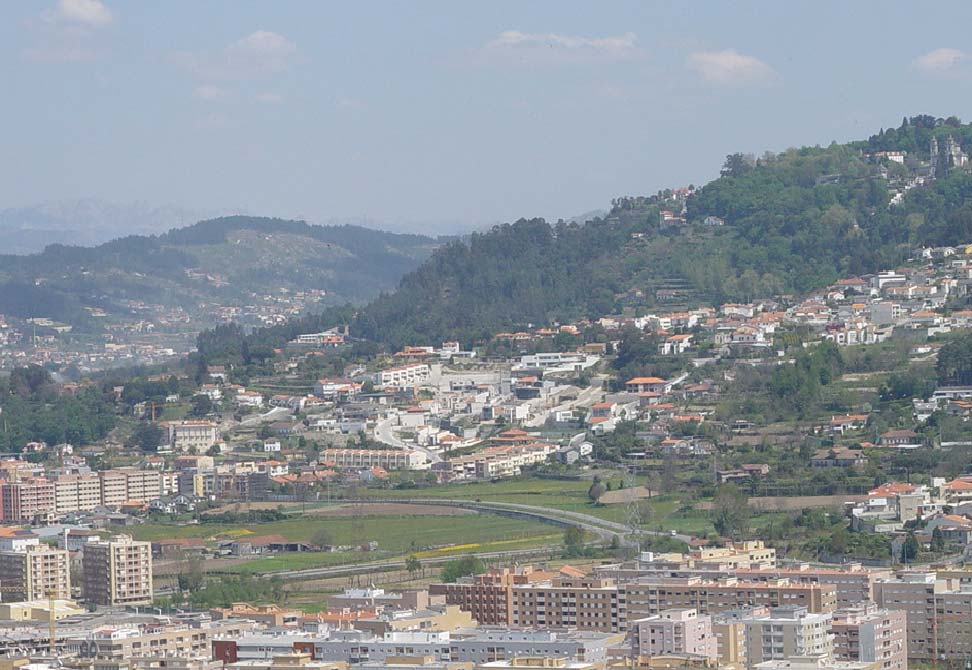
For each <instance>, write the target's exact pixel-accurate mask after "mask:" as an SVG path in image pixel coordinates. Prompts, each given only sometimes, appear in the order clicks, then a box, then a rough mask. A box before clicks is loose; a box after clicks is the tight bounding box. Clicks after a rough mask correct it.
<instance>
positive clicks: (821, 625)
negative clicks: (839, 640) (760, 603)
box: [744, 607, 834, 668]
mask: <svg viewBox="0 0 972 670" xmlns="http://www.w3.org/2000/svg"><path fill="white" fill-rule="evenodd" d="M831 617H832V615H831V614H830V613H811V612H808V611H807V609H806V608H805V607H774V608H770V611H769V614H766V615H763V616H755V617H752V618H750V619H747V620H745V621H744V623H745V626H746V653H747V658H746V663H747V667H748V668H754V667H756V666H757V665H759V664H760V663H763V662H766V661H782V660H787V659H790V658H794V657H807V656H823V657H829V656H830V655H831V654H832V653H833V648H834V645H833V637H832V636H831V634H830V632H829V628H830V620H831Z"/></svg>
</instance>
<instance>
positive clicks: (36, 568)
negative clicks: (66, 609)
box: [0, 544, 71, 601]
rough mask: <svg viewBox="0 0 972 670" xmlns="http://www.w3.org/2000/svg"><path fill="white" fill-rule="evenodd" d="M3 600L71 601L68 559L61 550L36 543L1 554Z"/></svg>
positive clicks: (0, 569)
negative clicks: (52, 599)
mask: <svg viewBox="0 0 972 670" xmlns="http://www.w3.org/2000/svg"><path fill="white" fill-rule="evenodd" d="M0 585H2V586H3V600H4V601H18V600H41V599H46V598H50V597H53V598H55V599H60V600H68V599H70V598H71V558H70V554H69V553H68V552H67V551H65V550H64V549H54V548H52V547H49V546H48V545H46V544H43V545H41V544H35V545H30V546H27V547H25V548H24V550H22V551H2V552H0Z"/></svg>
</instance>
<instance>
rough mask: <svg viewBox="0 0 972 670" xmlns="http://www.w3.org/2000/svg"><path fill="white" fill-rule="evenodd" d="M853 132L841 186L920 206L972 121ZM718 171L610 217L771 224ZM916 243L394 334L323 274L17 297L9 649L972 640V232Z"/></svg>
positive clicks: (402, 650) (5, 335) (234, 653)
mask: <svg viewBox="0 0 972 670" xmlns="http://www.w3.org/2000/svg"><path fill="white" fill-rule="evenodd" d="M905 125H907V124H905ZM936 127H937V126H936ZM957 132H958V131H956V133H957ZM879 138H885V134H884V133H883V132H882V134H881V135H880V136H879ZM872 139H873V138H872ZM885 139H886V138H885ZM851 153H852V154H853V161H852V163H853V165H855V166H859V165H864V166H866V169H865V170H864V171H863V172H862V173H860V174H854V175H851V174H843V173H833V174H825V175H822V176H819V175H818V176H814V178H813V182H814V186H813V188H816V187H817V186H824V187H826V186H831V185H840V184H846V183H847V182H849V181H854V180H856V181H861V182H866V181H869V180H878V181H879V182H880V184H881V187H882V188H883V189H886V196H887V203H886V204H887V211H889V212H893V211H895V209H896V208H899V207H905V206H908V203H909V202H910V200H909V199H910V198H911V197H912V196H913V195H914V194H916V193H921V192H924V191H923V189H928V188H930V187H931V185H933V184H935V183H936V182H940V181H941V180H944V179H947V178H948V177H949V175H951V176H952V177H954V176H955V175H958V174H964V173H965V171H967V170H968V169H969V168H970V165H969V157H968V155H967V153H965V151H964V150H963V148H962V146H961V142H959V141H958V140H956V139H953V137H952V135H950V134H946V133H943V132H939V133H938V134H936V135H935V136H933V137H932V140H931V143H930V146H929V147H928V151H927V153H926V152H925V151H924V150H920V154H921V155H920V156H919V152H918V151H913V152H910V153H909V152H908V151H905V150H898V149H888V150H873V151H871V150H869V151H865V150H864V148H862V147H856V148H854V151H853V152H851ZM773 160H779V158H778V157H764V158H761V159H760V161H764V162H766V161H769V162H772V161H773ZM758 164H759V161H756V160H755V159H753V160H750V159H749V158H747V157H745V156H742V155H734V156H730V157H729V159H728V160H727V165H726V168H725V169H726V170H727V171H731V170H740V171H742V172H747V171H749V170H754V169H757V167H756V166H757V165H758ZM855 169H857V168H856V167H855ZM703 188H704V187H703ZM916 189H918V190H917V191H916ZM700 194H701V191H700V189H697V188H696V187H694V186H687V187H682V188H675V189H669V190H666V191H662V192H661V193H659V194H657V195H656V196H652V197H647V198H643V197H635V198H621V199H618V200H617V201H615V202H614V203H612V204H613V209H612V212H611V213H610V214H609V215H608V216H607V217H605V218H604V220H603V221H602V220H599V221H598V222H597V224H596V225H597V226H604V227H606V228H605V229H606V230H609V231H612V232H614V233H616V232H617V231H618V230H621V231H623V238H624V240H623V242H624V244H626V245H627V244H631V245H634V246H635V248H637V246H638V245H641V244H645V245H649V244H655V243H658V241H659V240H661V241H662V242H664V243H668V242H672V243H673V244H674V243H677V242H679V241H684V240H688V239H693V238H696V237H701V238H704V239H715V238H713V237H711V236H718V235H722V234H726V233H725V231H728V230H730V229H732V228H733V227H734V226H735V225H736V224H737V223H738V222H736V221H733V220H731V218H730V217H728V216H727V217H723V216H717V215H716V214H714V213H711V212H706V211H702V210H698V209H696V207H697V205H696V203H697V202H698V201H699V200H698V199H700V198H701V195H700ZM909 194H911V195H909ZM878 200H879V201H881V200H880V198H878ZM702 201H703V202H704V200H702ZM882 202H883V201H882ZM866 209H867V208H863V209H862V211H866ZM847 211H849V210H847ZM875 216H876V214H875ZM836 218H839V219H841V221H840V222H839V225H841V226H845V227H846V228H847V230H846V231H845V233H846V234H847V235H850V236H851V237H853V236H854V235H857V233H855V232H854V231H855V230H860V228H859V227H858V222H857V221H851V220H849V219H848V220H844V219H846V217H843V216H841V217H836ZM525 225H527V226H529V225H531V222H526V224H525ZM558 225H560V224H558ZM537 229H539V228H537ZM534 230H536V229H534ZM561 230H564V229H563V228H561ZM629 231H631V232H629ZM624 249H626V250H627V249H629V247H627V246H626V247H624ZM894 257H896V258H897V257H900V262H895V263H894V264H893V265H891V266H888V267H881V268H880V269H876V271H873V272H861V273H856V274H853V275H847V276H843V277H839V278H836V279H834V280H833V281H830V280H828V281H827V282H819V283H816V284H814V285H815V286H818V288H815V289H812V290H808V291H802V292H784V291H775V292H769V293H771V295H770V294H769V293H768V292H767V291H765V290H757V284H756V283H753V285H752V286H751V287H750V288H751V290H742V289H740V287H741V286H743V284H744V283H745V282H741V281H739V280H737V279H736V278H734V280H733V281H735V282H736V284H735V286H736V289H739V291H740V292H742V293H744V294H746V296H745V299H744V300H713V299H711V295H709V296H708V297H707V296H706V292H705V291H702V290H700V289H699V287H698V286H697V285H692V283H691V282H690V281H689V280H688V279H686V278H684V277H683V278H678V277H662V278H661V280H659V281H658V282H656V283H651V282H640V280H638V281H631V282H628V283H625V284H618V285H617V286H615V288H616V289H617V293H616V294H615V295H614V296H613V297H612V298H611V299H608V300H603V301H597V302H596V303H591V304H598V305H601V304H604V305H610V308H609V309H599V310H590V309H588V310H587V311H588V312H589V313H588V314H587V315H586V317H585V318H571V319H552V320H549V321H547V322H543V323H539V322H538V323H529V322H528V321H524V322H523V323H517V324H515V327H511V328H507V327H503V328H493V329H490V330H489V332H482V333H481V336H479V337H476V338H468V337H467V338H465V339H463V338H460V337H458V336H453V337H450V338H449V339H448V340H447V341H442V342H439V341H428V340H421V339H415V340H413V341H408V342H406V343H404V344H402V345H401V346H394V347H389V346H387V345H388V342H389V341H390V340H381V339H378V338H371V339H369V338H368V337H367V336H365V334H364V332H366V331H365V329H364V328H362V325H363V326H365V327H367V328H370V329H372V331H369V332H373V331H374V330H375V329H376V328H380V325H381V324H380V323H379V324H378V326H376V325H375V323H373V322H369V321H368V319H367V318H364V319H362V318H361V315H362V314H367V310H368V307H360V308H359V307H352V306H348V307H347V308H342V309H343V310H344V311H342V312H340V314H342V315H345V316H346V317H347V318H346V319H343V320H342V322H341V323H339V324H338V325H328V326H327V327H322V328H315V329H309V328H298V329H296V330H295V326H294V324H303V323H305V321H302V320H295V319H298V318H299V317H302V316H304V315H306V314H307V312H309V311H313V310H314V308H315V306H317V305H319V304H320V303H321V302H322V301H324V300H325V299H326V297H327V293H326V292H325V291H324V290H322V289H307V290H300V291H292V290H289V289H279V290H274V289H272V288H268V289H267V291H265V292H263V293H260V294H253V295H251V296H250V298H252V300H249V301H245V302H246V304H235V303H234V304H222V303H210V302H205V301H204V302H200V303H199V304H198V308H197V309H193V310H186V309H185V308H184V307H172V306H171V305H163V304H161V303H159V304H157V303H154V302H150V301H146V300H131V301H129V302H125V303H124V306H125V308H126V309H127V310H128V311H129V313H130V314H131V315H132V316H131V318H126V317H121V316H119V314H118V313H117V312H112V313H110V314H109V313H108V312H106V311H104V310H98V309H96V308H91V309H89V310H88V315H89V317H90V318H92V319H95V320H99V321H101V322H102V329H101V331H100V332H99V333H97V334H95V333H93V332H81V333H78V332H75V331H74V328H73V326H71V325H70V324H67V323H63V322H60V321H57V320H55V319H53V318H49V317H31V318H22V317H17V318H15V317H9V318H2V317H0V368H3V369H5V370H7V371H8V372H9V374H8V375H5V376H4V378H3V379H2V383H3V386H2V390H3V394H2V396H0V397H2V400H0V421H2V432H0V440H2V444H3V445H5V450H4V453H2V454H0V590H2V591H3V593H4V594H5V597H4V598H3V599H2V600H3V602H2V603H0V631H2V635H0V657H4V656H5V657H7V658H10V659H13V658H17V659H24V658H28V657H33V658H36V657H40V656H42V655H43V654H45V653H47V654H49V655H50V656H51V657H52V658H53V657H55V656H56V657H57V658H59V659H68V660H67V661H66V662H65V665H67V666H69V667H77V668H79V669H81V668H86V669H90V668H95V667H98V668H102V667H104V668H113V669H114V668H123V667H124V668H127V669H128V670H157V669H161V668H173V667H176V668H180V669H181V670H216V669H217V668H232V669H234V670H247V669H250V670H252V669H255V668H264V667H265V668H267V669H268V670H293V669H294V668H298V667H299V668H305V667H306V668H308V669H312V668H313V669H320V670H348V669H349V668H361V669H362V670H364V669H366V668H379V667H382V668H383V667H391V668H395V667H400V668H402V670H419V669H423V670H424V669H426V668H427V669H429V670H440V669H441V670H470V669H472V668H483V669H487V668H506V669H509V670H514V669H516V670H520V669H522V670H527V669H529V668H539V667H543V668H575V669H576V670H587V669H590V670H607V669H608V668H618V669H620V668H635V667H637V668H644V669H646V670H709V669H713V668H719V669H725V670H744V669H745V670H907V667H908V664H909V663H912V664H917V665H919V666H923V665H925V664H934V663H937V662H943V663H947V664H953V665H957V664H960V663H962V662H964V661H965V659H966V658H967V657H968V653H969V650H970V649H972V627H970V626H969V625H968V621H967V620H968V613H969V612H972V609H970V608H972V592H970V591H969V589H968V588H967V584H968V582H969V581H970V580H972V576H970V575H972V573H970V571H969V569H968V567H967V564H968V563H969V562H970V560H972V558H970V547H972V474H970V470H969V467H968V463H969V458H970V455H972V423H970V418H972V295H970V290H969V287H970V286H972V240H970V241H969V242H968V243H958V244H954V243H953V244H949V245H934V246H932V245H910V246H906V245H904V244H899V245H898V246H897V248H896V251H895V254H894ZM682 262H684V263H686V264H687V265H691V259H688V260H686V259H682ZM699 262H701V261H699ZM726 267H728V266H726ZM187 272H188V273H189V275H190V276H189V278H190V279H191V280H192V281H198V282H206V283H209V284H213V285H214V286H216V285H218V284H220V283H221V282H222V283H225V281H226V278H225V277H223V276H221V275H219V274H218V273H217V274H213V273H210V272H207V271H206V270H205V269H196V268H193V269H190V270H187ZM686 276H688V275H686ZM654 279H657V277H655V278H654ZM757 279H758V281H759V282H762V287H763V288H765V287H767V286H772V285H775V283H776V282H775V280H765V279H764V277H763V276H759V277H757ZM415 281H416V279H415V278H414V276H413V277H412V278H411V279H409V280H406V281H403V286H407V285H408V284H409V282H413V283H414V282H415ZM823 284H826V285H823ZM451 290H459V289H456V288H455V287H453V288H448V287H446V288H443V289H442V291H443V292H444V293H448V292H449V291H451ZM764 295H765V296H766V297H760V296H764ZM530 297H531V299H533V298H536V295H531V296H530ZM386 299H388V298H385V297H382V298H380V299H379V300H378V301H377V302H378V303H379V304H380V303H381V302H382V301H383V300H386ZM541 302H542V301H541ZM116 306H117V303H116ZM587 306H588V307H589V306H590V305H587ZM415 309H419V310H422V309H425V310H431V309H435V306H434V305H433V306H432V307H430V306H429V305H422V306H418V307H415ZM430 318H431V315H430ZM356 319H357V320H356ZM311 322H313V321H311ZM386 326H387V323H386ZM204 327H211V330H203V332H202V333H201V334H200V335H199V336H198V338H196V337H195V334H196V332H197V331H199V330H201V329H203V328H204ZM268 333H269V334H270V336H268V337H265V338H264V339H260V337H259V336H262V335H267V334H268ZM281 333H287V336H286V337H281V336H280V335H281ZM271 336H272V337H271ZM267 342H274V343H275V344H273V345H268V344H267ZM7 594H9V597H7ZM5 660H6V658H0V661H5ZM59 662H60V661H59ZM18 663H21V661H18ZM21 664H22V663H21ZM13 667H20V665H11V668H13ZM28 667H29V666H28ZM44 667H45V668H46V667H47V666H44ZM62 667H63V666H62Z"/></svg>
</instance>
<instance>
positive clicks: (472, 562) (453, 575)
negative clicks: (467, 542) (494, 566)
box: [439, 556, 486, 583]
mask: <svg viewBox="0 0 972 670" xmlns="http://www.w3.org/2000/svg"><path fill="white" fill-rule="evenodd" d="M483 572H486V566H485V565H483V562H482V561H481V560H480V559H479V558H477V557H475V556H463V557H462V558H457V559H454V560H451V561H449V562H448V563H446V564H445V565H444V566H443V567H442V572H441V573H440V574H439V578H440V579H441V580H442V581H443V582H446V583H450V582H454V581H456V580H457V579H459V578H460V577H468V576H469V575H478V574H481V573H483Z"/></svg>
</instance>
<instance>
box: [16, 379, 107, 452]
mask: <svg viewBox="0 0 972 670" xmlns="http://www.w3.org/2000/svg"><path fill="white" fill-rule="evenodd" d="M0 408H2V412H0V451H2V452H11V451H21V450H22V449H23V448H24V445H25V444H27V443H28V442H47V443H48V444H49V445H55V444H60V443H62V442H69V443H71V444H75V445H80V444H90V443H92V442H95V441H97V440H101V439H103V438H104V437H105V436H106V435H107V434H108V431H110V430H111V429H112V428H113V427H114V425H115V421H116V416H115V412H114V408H113V406H112V404H111V402H110V399H109V398H108V397H107V396H106V395H105V394H104V393H103V392H102V389H101V388H100V387H98V386H85V387H82V388H80V389H79V390H78V391H77V393H76V394H72V393H71V392H65V391H64V390H63V389H61V388H60V387H59V386H58V385H57V384H55V383H54V382H53V380H52V379H51V376H50V374H49V373H48V372H47V371H46V370H44V369H43V368H41V367H38V366H36V365H32V366H30V367H26V368H17V369H15V370H14V371H13V372H12V373H11V375H10V377H8V378H2V377H0Z"/></svg>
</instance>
